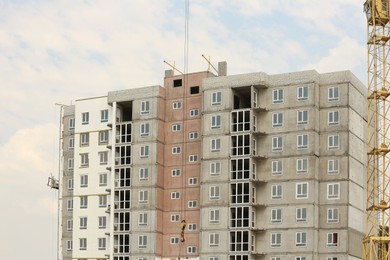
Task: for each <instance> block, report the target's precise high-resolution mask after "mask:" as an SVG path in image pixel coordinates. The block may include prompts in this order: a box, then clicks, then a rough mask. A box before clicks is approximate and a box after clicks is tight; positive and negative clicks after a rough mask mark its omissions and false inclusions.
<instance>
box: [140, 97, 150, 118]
mask: <svg viewBox="0 0 390 260" xmlns="http://www.w3.org/2000/svg"><path fill="white" fill-rule="evenodd" d="M149 113H150V100H142V101H141V102H140V115H149Z"/></svg>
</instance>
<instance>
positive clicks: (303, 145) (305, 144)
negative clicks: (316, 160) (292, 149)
mask: <svg viewBox="0 0 390 260" xmlns="http://www.w3.org/2000/svg"><path fill="white" fill-rule="evenodd" d="M307 148H309V135H308V134H299V135H297V149H298V150H303V149H307Z"/></svg>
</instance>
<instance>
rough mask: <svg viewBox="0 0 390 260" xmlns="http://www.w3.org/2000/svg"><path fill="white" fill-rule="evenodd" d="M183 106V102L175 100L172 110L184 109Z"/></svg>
mask: <svg viewBox="0 0 390 260" xmlns="http://www.w3.org/2000/svg"><path fill="white" fill-rule="evenodd" d="M182 107H183V104H182V102H181V101H178V100H175V101H173V102H172V109H174V110H177V109H182Z"/></svg>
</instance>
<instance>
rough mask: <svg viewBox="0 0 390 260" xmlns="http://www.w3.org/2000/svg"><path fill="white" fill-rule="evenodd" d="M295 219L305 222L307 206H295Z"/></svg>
mask: <svg viewBox="0 0 390 260" xmlns="http://www.w3.org/2000/svg"><path fill="white" fill-rule="evenodd" d="M295 221H296V222H301V223H302V222H307V208H296V209H295Z"/></svg>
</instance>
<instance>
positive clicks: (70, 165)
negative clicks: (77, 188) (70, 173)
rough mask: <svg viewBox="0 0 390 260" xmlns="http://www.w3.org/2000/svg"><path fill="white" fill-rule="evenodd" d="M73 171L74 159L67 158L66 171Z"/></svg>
mask: <svg viewBox="0 0 390 260" xmlns="http://www.w3.org/2000/svg"><path fill="white" fill-rule="evenodd" d="M73 169H74V159H73V158H69V159H68V170H73Z"/></svg>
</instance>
